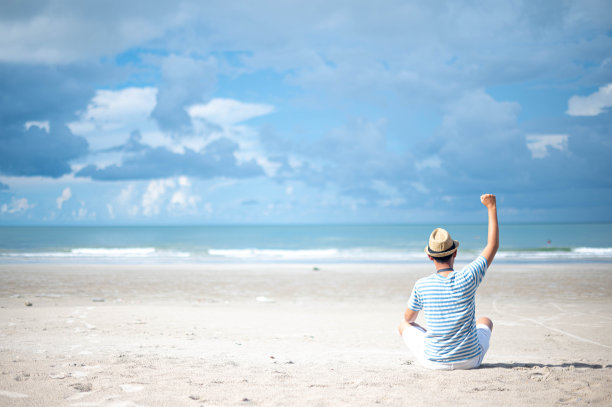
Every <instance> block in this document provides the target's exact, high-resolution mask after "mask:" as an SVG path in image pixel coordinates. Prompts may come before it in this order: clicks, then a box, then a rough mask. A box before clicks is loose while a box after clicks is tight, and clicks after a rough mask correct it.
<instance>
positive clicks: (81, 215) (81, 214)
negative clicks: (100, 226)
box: [72, 201, 95, 220]
mask: <svg viewBox="0 0 612 407" xmlns="http://www.w3.org/2000/svg"><path fill="white" fill-rule="evenodd" d="M92 216H94V217H95V214H92ZM72 217H73V218H75V219H76V220H83V219H85V218H86V217H87V209H86V208H85V202H84V201H81V207H80V208H79V210H78V211H76V210H73V211H72Z"/></svg>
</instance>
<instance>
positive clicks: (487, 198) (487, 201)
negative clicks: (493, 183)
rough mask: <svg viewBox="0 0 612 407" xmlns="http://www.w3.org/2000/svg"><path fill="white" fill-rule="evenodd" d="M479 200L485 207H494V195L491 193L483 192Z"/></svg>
mask: <svg viewBox="0 0 612 407" xmlns="http://www.w3.org/2000/svg"><path fill="white" fill-rule="evenodd" d="M480 202H482V204H483V205H484V206H486V207H487V208H494V207H495V205H496V202H495V195H493V194H484V195H481V196H480Z"/></svg>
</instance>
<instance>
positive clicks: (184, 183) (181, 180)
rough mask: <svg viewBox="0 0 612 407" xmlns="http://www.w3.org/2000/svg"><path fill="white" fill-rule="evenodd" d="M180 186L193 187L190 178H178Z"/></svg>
mask: <svg viewBox="0 0 612 407" xmlns="http://www.w3.org/2000/svg"><path fill="white" fill-rule="evenodd" d="M178 184H179V185H180V186H182V187H190V186H191V181H189V178H187V177H179V178H178Z"/></svg>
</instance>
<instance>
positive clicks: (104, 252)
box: [0, 223, 612, 263]
mask: <svg viewBox="0 0 612 407" xmlns="http://www.w3.org/2000/svg"><path fill="white" fill-rule="evenodd" d="M436 226H442V227H445V228H447V229H448V230H449V232H450V233H451V235H452V236H453V238H454V239H456V240H459V241H460V247H459V257H458V260H459V261H468V260H470V259H471V258H473V257H474V256H476V255H477V254H478V253H480V251H481V250H482V248H483V247H484V246H485V242H486V236H487V225H486V224H473V225H292V226H107V227H0V263H23V262H34V263H41V262H42V263H65V262H77V263H175V262H176V263H207V262H208V263H210V262H306V263H324V262H330V263H333V262H426V261H427V258H426V256H425V254H424V253H423V248H424V247H425V245H426V243H427V239H428V237H429V234H430V233H431V231H432V230H433V229H434V227H436ZM500 242H501V243H500V246H501V247H500V251H499V253H498V255H497V257H496V261H498V262H532V261H536V262H539V261H547V262H551V261H552V262H576V261H599V262H612V224H609V223H603V224H520V225H501V232H500Z"/></svg>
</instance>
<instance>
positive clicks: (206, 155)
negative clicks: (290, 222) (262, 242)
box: [76, 136, 263, 181]
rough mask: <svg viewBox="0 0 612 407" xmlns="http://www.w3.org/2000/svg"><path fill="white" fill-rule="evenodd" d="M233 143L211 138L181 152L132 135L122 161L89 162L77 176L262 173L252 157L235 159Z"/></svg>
mask: <svg viewBox="0 0 612 407" xmlns="http://www.w3.org/2000/svg"><path fill="white" fill-rule="evenodd" d="M237 149H238V146H237V144H235V143H234V142H233V141H231V140H229V139H225V138H223V139H218V140H215V141H213V142H211V143H210V144H209V145H208V146H207V147H206V148H205V149H204V150H203V151H200V152H196V151H193V150H190V149H188V148H186V149H185V152H184V153H183V154H179V153H174V152H172V151H169V150H167V149H166V148H163V147H149V146H146V145H142V144H138V141H137V139H136V138H135V137H134V136H132V138H131V139H130V141H129V142H128V144H127V145H126V151H128V150H129V151H131V153H128V154H126V155H125V158H124V159H123V162H122V164H120V165H116V164H114V165H110V166H108V167H105V168H98V167H96V166H95V165H89V166H87V167H85V168H83V169H82V170H81V171H79V172H78V173H77V174H76V176H77V177H90V178H91V179H94V180H101V181H115V180H136V179H155V178H165V177H172V176H179V175H186V176H193V177H197V178H202V179H206V178H213V177H232V178H248V177H255V176H259V175H263V170H262V169H261V167H260V166H259V165H258V164H257V163H256V162H255V161H247V162H243V163H239V162H238V161H237V160H236V157H235V156H234V153H235V152H236V150H237Z"/></svg>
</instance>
